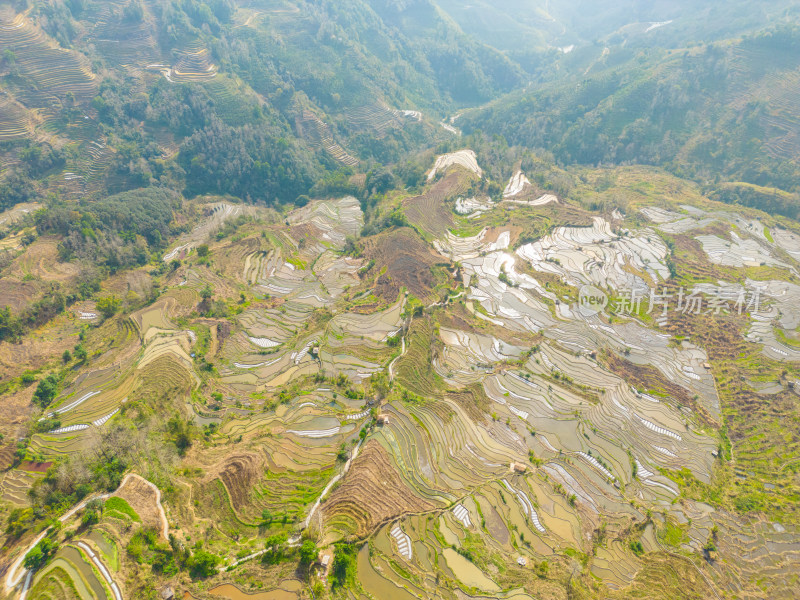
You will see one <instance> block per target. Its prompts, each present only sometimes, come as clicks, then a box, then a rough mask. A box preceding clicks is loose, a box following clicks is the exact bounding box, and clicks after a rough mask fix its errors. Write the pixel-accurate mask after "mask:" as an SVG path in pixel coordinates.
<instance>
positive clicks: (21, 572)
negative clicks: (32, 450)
mask: <svg viewBox="0 0 800 600" xmlns="http://www.w3.org/2000/svg"><path fill="white" fill-rule="evenodd" d="M132 477H134V478H137V479H139V480H140V481H142V482H144V483H145V484H147V485H148V486H150V487H151V488H152V489H153V490H155V492H156V504H157V505H158V512H159V516H160V519H161V525H162V528H161V533H162V534H163V535H164V537H165V538H168V537H169V525H168V523H167V515H166V513H165V512H164V507H163V506H162V505H161V490H159V489H158V487H157V486H156V485H155V484H153V483H151V482H149V481H147V479H145V478H144V477H142V476H141V475H137V474H136V473H128V474H127V475H125V477H124V478H123V479H122V483H120V484H119V487H117V489H116V490H114V491H113V492H108V493H106V494H98V495H95V496H92V497H90V498H86V499H85V500H82V501H81V502H79V503H78V504H76V505H75V506H73V507H72V508H70V509H69V510H68V511H67V512H65V513H64V514H63V515H61V516H60V517H59V518H58V520H59V522H61V523H65V522H66V521H67V520H68V519H70V518H71V517H72V516H73V515H75V513H77V512H78V511H79V510H82V509H83V508H84V507H85V506H86V505H87V504H88V503H89V502H91V501H92V500H107V499H108V498H110V497H111V496H113V495H114V494H116V493H117V492H119V490H120V489H122V487H123V486H124V485H125V484H126V483H127V482H128V480H129V479H131V478H132ZM47 531H48V530H47V529H45V530H44V531H42V532H41V533H40V534H39V535H37V536H36V537H35V538H34V540H33V542H31V544H30V546H28V548H27V549H26V550H25V551H24V552H21V553H20V555H19V556H18V557H17V560H15V561H14V563H13V564H12V565H11V567H10V568H9V570H8V575H6V579H5V594H6V596H7V597H8V596H10V595H11V592H12V591H13V590H14V588H16V587H17V586H18V585H19V584H20V582H22V580H23V579H25V583H24V585H23V588H22V594H21V596H20V600H25V596H26V595H27V593H28V589H29V588H30V585H31V580H32V579H33V572H32V571H30V570H29V569H25V568H22V569H20V568H21V567H22V563H23V561H24V560H25V557H26V556H27V555H28V552H30V551H31V550H32V549H33V547H34V546H36V544H38V543H39V542H41V541H42V540H43V539H44V537H45V535H47ZM101 571H102V569H101ZM104 576H105V575H104ZM114 585H116V584H114ZM112 589H113V588H112ZM117 591H118V589H117ZM116 593H117V592H115V594H116ZM117 600H122V598H121V596H120V597H119V598H117Z"/></svg>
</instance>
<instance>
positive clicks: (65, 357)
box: [61, 350, 72, 363]
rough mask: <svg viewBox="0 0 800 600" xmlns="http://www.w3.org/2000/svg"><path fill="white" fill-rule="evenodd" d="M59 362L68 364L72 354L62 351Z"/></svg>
mask: <svg viewBox="0 0 800 600" xmlns="http://www.w3.org/2000/svg"><path fill="white" fill-rule="evenodd" d="M61 360H62V361H63V362H65V363H68V362H69V361H71V360H72V353H71V352H70V351H69V350H64V354H62V355H61Z"/></svg>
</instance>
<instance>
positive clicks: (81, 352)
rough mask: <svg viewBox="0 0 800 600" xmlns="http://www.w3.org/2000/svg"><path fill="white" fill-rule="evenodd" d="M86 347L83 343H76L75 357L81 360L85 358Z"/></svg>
mask: <svg viewBox="0 0 800 600" xmlns="http://www.w3.org/2000/svg"><path fill="white" fill-rule="evenodd" d="M87 356H88V355H87V353H86V348H84V347H83V344H78V345H77V346H75V359H76V360H79V361H80V362H83V361H85V360H86V357H87Z"/></svg>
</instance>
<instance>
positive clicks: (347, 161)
mask: <svg viewBox="0 0 800 600" xmlns="http://www.w3.org/2000/svg"><path fill="white" fill-rule="evenodd" d="M296 123H297V129H298V131H299V132H300V135H302V136H303V137H304V138H305V139H306V140H307V141H308V142H309V143H310V144H311V145H312V146H315V147H318V148H322V149H323V150H325V152H327V153H328V154H329V155H330V156H331V157H332V158H333V159H334V160H337V161H339V162H340V163H342V164H343V165H346V166H349V167H354V166H356V165H357V164H358V159H357V158H355V157H353V156H351V155H350V154H348V153H347V151H346V150H345V149H344V148H342V146H341V145H340V144H339V143H338V142H337V141H336V140H335V139H334V137H333V132H332V131H331V128H330V126H329V125H328V124H327V123H325V122H324V121H322V120H321V119H320V118H319V117H318V116H316V115H315V114H314V113H313V112H311V111H310V110H303V111H302V112H300V114H299V115H298V116H297V118H296Z"/></svg>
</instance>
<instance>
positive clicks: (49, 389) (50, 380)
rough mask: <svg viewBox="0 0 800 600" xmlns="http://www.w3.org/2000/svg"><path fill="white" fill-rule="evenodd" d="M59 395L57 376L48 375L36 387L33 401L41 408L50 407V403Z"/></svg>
mask: <svg viewBox="0 0 800 600" xmlns="http://www.w3.org/2000/svg"><path fill="white" fill-rule="evenodd" d="M57 393H58V378H57V377H56V376H55V375H48V376H47V377H45V378H44V379H42V380H41V381H40V382H39V385H38V386H36V391H35V392H34V393H33V401H34V402H35V403H36V404H38V405H39V406H40V407H41V408H46V407H48V406H50V403H51V402H52V401H53V399H54V398H55V397H56V394H57Z"/></svg>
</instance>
